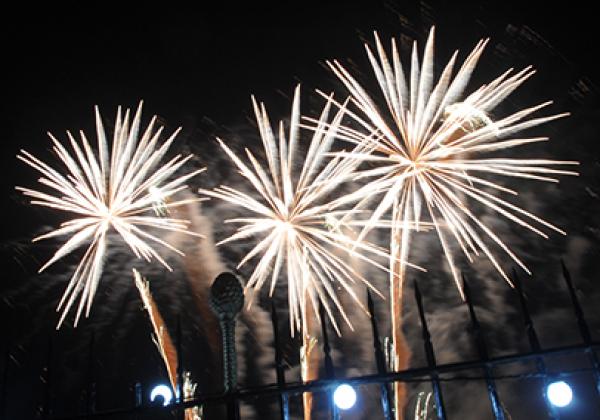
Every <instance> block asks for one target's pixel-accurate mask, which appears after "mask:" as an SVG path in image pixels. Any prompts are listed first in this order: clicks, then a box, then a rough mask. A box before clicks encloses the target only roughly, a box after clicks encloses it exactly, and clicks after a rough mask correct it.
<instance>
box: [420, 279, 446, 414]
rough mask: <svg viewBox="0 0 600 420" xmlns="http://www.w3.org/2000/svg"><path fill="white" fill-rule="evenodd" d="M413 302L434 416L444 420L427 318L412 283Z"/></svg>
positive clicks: (444, 412)
mask: <svg viewBox="0 0 600 420" xmlns="http://www.w3.org/2000/svg"><path fill="white" fill-rule="evenodd" d="M413 285H414V291H415V300H416V301H417V308H418V310H419V318H420V319H421V330H422V332H423V346H424V347H425V357H426V358H427V365H428V366H429V368H430V369H431V373H430V375H429V376H430V377H431V387H432V388H433V397H434V398H435V408H436V414H437V417H438V419H439V420H445V419H446V408H445V407H444V399H443V397H442V387H441V385H440V378H439V375H438V373H437V370H436V369H437V362H436V359H435V353H434V351H433V344H432V343H431V334H430V332H429V327H428V326H427V318H425V309H424V307H423V297H422V295H421V291H420V290H419V286H418V284H417V282H416V280H415V281H413Z"/></svg>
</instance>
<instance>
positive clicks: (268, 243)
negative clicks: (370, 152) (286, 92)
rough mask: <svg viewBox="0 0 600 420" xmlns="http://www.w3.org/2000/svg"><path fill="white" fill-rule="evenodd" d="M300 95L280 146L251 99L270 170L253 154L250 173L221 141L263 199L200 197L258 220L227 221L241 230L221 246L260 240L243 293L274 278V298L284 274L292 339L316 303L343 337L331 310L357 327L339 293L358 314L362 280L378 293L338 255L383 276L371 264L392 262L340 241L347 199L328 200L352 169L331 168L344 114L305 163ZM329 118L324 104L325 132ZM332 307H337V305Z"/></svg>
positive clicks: (223, 189) (225, 191) (224, 193)
mask: <svg viewBox="0 0 600 420" xmlns="http://www.w3.org/2000/svg"><path fill="white" fill-rule="evenodd" d="M299 95H300V88H299V87H297V88H296V91H295V95H294V100H293V105H292V115H291V121H290V130H289V137H287V138H286V134H285V132H284V126H283V123H280V125H279V145H277V142H276V139H275V135H274V133H273V131H272V129H271V124H270V122H269V118H268V116H267V112H266V109H265V107H264V104H262V103H261V104H260V105H259V104H257V103H256V101H255V100H254V98H253V99H252V100H253V104H254V111H255V114H256V120H257V122H258V128H259V131H260V136H261V139H262V142H263V146H264V149H265V154H266V160H267V166H266V168H265V167H264V166H263V165H262V164H261V163H260V162H259V161H258V159H256V158H255V157H254V155H253V154H252V153H251V152H250V151H249V150H248V149H246V155H247V157H248V160H249V161H250V165H247V164H246V163H244V162H243V161H242V160H241V159H240V158H239V157H238V156H236V155H235V154H234V152H233V151H232V150H231V149H230V148H229V147H228V146H227V145H226V144H225V143H224V142H223V141H222V140H220V139H218V141H219V143H220V145H221V147H222V148H223V150H224V151H225V153H227V155H228V156H229V157H230V158H231V160H232V161H233V162H234V163H235V165H236V166H237V168H238V169H239V171H240V173H241V175H242V176H244V177H245V178H246V179H247V180H248V181H249V183H250V184H251V185H252V187H253V188H254V189H255V190H256V192H257V193H258V195H259V198H254V197H252V196H250V195H249V194H247V193H245V192H242V191H239V190H236V189H233V188H231V187H228V186H220V187H218V188H215V189H214V190H200V192H201V193H203V194H205V195H208V196H211V197H216V198H219V199H222V200H225V201H227V202H229V203H232V204H234V205H236V206H239V207H242V208H244V209H245V210H247V211H249V212H250V213H253V214H255V215H256V216H250V215H244V216H243V217H240V218H236V219H231V220H227V221H226V222H227V223H236V224H241V226H240V227H239V228H238V229H237V232H236V233H234V234H233V235H231V236H230V237H228V238H227V239H225V240H223V241H221V242H220V243H219V244H225V243H228V242H232V241H238V240H243V239H246V238H249V237H259V238H260V240H258V241H257V243H256V244H255V246H254V247H253V248H252V250H251V251H250V252H248V254H247V255H246V256H245V257H244V258H243V259H242V260H241V261H240V263H239V265H238V268H240V267H242V266H243V265H244V264H246V263H247V262H248V261H250V260H251V259H253V258H257V259H258V263H257V265H256V268H255V269H254V271H253V273H252V275H251V276H250V278H249V280H248V283H247V285H246V290H253V291H257V290H259V289H260V288H261V287H262V286H263V285H264V284H265V283H266V282H267V281H268V280H269V278H270V295H272V293H273V290H274V288H275V285H276V284H277V280H278V278H279V275H280V273H281V271H282V269H284V270H285V273H286V276H287V282H288V303H289V309H290V324H291V327H292V328H291V330H292V334H293V333H294V330H295V328H296V329H298V330H299V329H300V328H301V327H300V326H301V319H302V318H303V315H304V313H305V311H306V310H307V305H309V304H310V305H312V308H313V309H314V312H315V313H318V306H317V303H318V301H319V300H320V301H321V302H322V303H323V306H324V308H325V310H326V312H327V314H328V316H329V317H330V319H331V321H332V324H333V325H334V327H335V329H336V331H337V332H338V334H339V333H340V330H339V328H338V325H337V323H336V321H335V318H334V315H333V310H334V309H337V310H338V311H339V313H340V314H341V316H342V317H343V318H344V320H345V321H346V322H347V323H348V325H349V326H350V328H352V325H351V323H350V320H349V319H348V316H347V314H346V312H345V311H344V308H343V307H342V304H341V302H340V300H339V299H338V296H337V293H338V292H337V290H338V289H344V290H345V291H346V292H347V293H348V294H349V295H350V296H351V297H352V298H353V299H354V300H355V301H356V303H357V304H358V305H359V306H360V307H363V305H362V303H361V302H360V300H359V299H358V297H357V296H356V294H355V292H354V291H353V289H352V286H351V285H352V284H353V283H355V281H356V280H359V281H361V282H363V283H364V284H366V285H367V286H368V287H371V288H373V286H372V285H371V284H370V283H369V281H368V280H367V279H365V278H364V277H363V276H362V275H361V274H360V273H358V272H357V271H356V270H355V269H354V268H353V267H352V266H351V265H350V264H349V263H348V262H347V261H346V260H345V259H344V258H343V257H342V256H340V255H339V254H344V255H350V256H352V257H354V258H357V259H359V260H362V261H364V262H367V263H369V264H371V265H373V266H376V267H379V268H381V269H384V270H385V268H384V267H383V266H381V265H380V264H379V263H377V262H376V261H375V260H374V258H376V257H383V258H389V254H388V252H386V251H385V250H383V249H380V248H377V247H375V246H373V245H371V244H369V243H368V242H366V241H363V240H361V241H359V242H355V240H354V239H351V238H350V237H349V236H347V235H345V234H344V233H343V230H344V229H346V228H347V226H345V225H343V224H340V223H339V221H338V220H339V219H341V218H342V217H344V215H345V214H346V211H345V210H342V209H341V207H342V206H343V205H344V204H345V203H346V202H345V200H344V199H343V197H342V198H338V199H336V200H330V198H329V196H330V195H332V194H334V193H335V192H336V191H335V190H336V189H338V188H339V187H340V184H341V183H342V182H343V181H344V180H347V179H348V178H349V177H350V175H351V173H352V170H353V169H354V161H353V160H351V159H344V158H337V157H336V158H333V159H328V161H326V158H327V157H328V152H329V150H330V147H331V144H332V142H333V140H334V137H335V131H336V128H337V126H338V124H339V122H340V120H341V118H342V116H343V113H342V112H338V113H337V114H336V116H335V117H334V118H333V120H332V122H331V124H329V128H328V129H326V130H325V129H320V130H316V131H315V133H314V136H313V137H312V141H311V143H310V145H309V148H308V151H307V153H306V155H304V156H300V154H299V152H298V150H297V149H298V142H299V141H300V138H299V134H300V124H299V121H300V96H299ZM329 110H330V104H327V105H326V107H325V109H324V110H323V112H322V113H321V116H320V119H319V120H318V123H319V126H320V127H321V128H322V127H323V126H324V125H325V123H326V121H327V119H328V115H329ZM298 163H301V168H298V171H297V172H296V171H295V167H296V165H298ZM332 223H333V225H332ZM336 251H337V254H336ZM377 293H379V292H377ZM330 302H333V305H331V304H330ZM363 309H364V308H363ZM294 327H295V328H294Z"/></svg>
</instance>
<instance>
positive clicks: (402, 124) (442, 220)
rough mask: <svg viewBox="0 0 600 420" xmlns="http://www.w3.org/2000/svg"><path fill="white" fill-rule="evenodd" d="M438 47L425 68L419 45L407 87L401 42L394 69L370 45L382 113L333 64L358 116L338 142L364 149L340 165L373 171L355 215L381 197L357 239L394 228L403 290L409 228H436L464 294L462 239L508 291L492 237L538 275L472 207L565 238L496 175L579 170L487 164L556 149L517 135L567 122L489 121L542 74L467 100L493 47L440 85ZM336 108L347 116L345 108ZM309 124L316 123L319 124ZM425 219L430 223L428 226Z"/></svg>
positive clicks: (526, 112) (504, 82)
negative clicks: (362, 165) (525, 151)
mask: <svg viewBox="0 0 600 420" xmlns="http://www.w3.org/2000/svg"><path fill="white" fill-rule="evenodd" d="M433 39H434V29H433V28H432V30H431V32H430V34H429V38H428V40H427V43H426V46H425V53H424V57H423V60H422V64H419V58H418V51H417V45H416V42H415V44H414V46H413V50H412V57H411V64H410V70H409V73H408V80H407V77H406V76H405V74H406V73H405V72H404V67H403V65H402V63H401V60H400V56H399V53H398V49H397V46H396V43H395V41H394V40H393V39H392V56H391V58H392V59H391V62H390V60H389V59H388V56H387V54H386V52H385V49H384V47H383V45H382V43H381V42H380V40H379V38H378V36H377V34H375V43H376V51H377V52H376V54H377V55H376V54H374V53H373V52H372V51H371V48H369V46H368V45H365V47H366V51H367V55H368V58H369V60H370V63H371V65H372V68H373V71H374V73H375V76H376V79H377V82H378V84H379V87H380V88H381V92H382V94H383V97H384V98H385V105H384V106H382V107H380V106H378V105H377V102H376V101H375V100H373V99H372V98H371V96H370V95H369V94H368V93H367V92H366V90H365V89H364V88H363V87H362V86H361V85H360V84H359V82H358V81H357V80H356V79H355V78H354V77H353V76H352V75H351V74H350V73H349V72H348V71H347V70H346V69H345V68H344V67H343V66H342V65H341V64H340V63H339V62H337V61H333V62H329V63H328V64H329V66H330V68H331V69H332V70H333V71H334V73H335V74H336V75H337V76H338V77H339V79H340V80H341V81H342V82H343V84H344V85H345V86H346V88H347V89H348V91H349V92H350V95H351V98H350V99H351V102H352V104H354V105H355V106H356V107H357V111H355V112H353V111H351V110H347V111H346V115H348V116H349V118H350V120H351V121H353V123H354V128H353V127H350V126H347V125H341V126H340V127H338V133H339V134H338V137H339V138H341V139H343V140H346V141H349V142H352V143H354V144H355V145H356V146H355V149H354V150H353V151H351V152H348V153H342V154H340V156H342V157H351V158H352V159H356V160H361V161H363V162H368V163H370V164H371V165H374V166H372V167H371V168H369V169H364V170H360V171H358V172H357V175H356V177H357V178H363V179H368V182H367V183H366V184H365V185H364V186H363V187H362V188H361V189H360V190H358V191H356V192H355V193H354V197H355V198H356V199H357V201H358V204H357V205H356V207H355V208H363V207H365V206H366V205H367V203H369V202H370V201H372V200H373V199H374V197H376V196H381V199H380V200H378V201H377V203H376V205H375V208H374V210H373V213H372V214H371V216H370V219H369V221H368V222H367V223H366V226H365V227H364V229H363V230H362V232H361V233H360V235H359V237H358V239H359V240H360V239H361V238H362V237H364V235H365V234H366V233H368V232H369V231H370V230H371V229H372V228H374V227H376V226H386V225H387V226H389V227H391V229H392V241H391V242H392V243H391V255H392V256H393V258H394V259H395V261H399V266H397V267H392V271H393V273H394V274H396V275H397V277H398V278H400V281H401V280H402V279H403V277H404V271H405V263H404V261H406V258H407V256H408V253H409V249H410V246H411V232H412V231H413V230H414V229H406V228H405V227H407V226H408V225H410V226H413V227H415V228H416V229H417V230H419V228H420V226H423V225H425V226H430V227H431V226H432V227H433V228H434V229H435V230H436V231H437V235H438V237H439V240H440V243H441V245H442V248H443V251H444V254H445V258H446V260H447V262H448V264H449V267H450V269H451V271H452V275H453V278H454V280H455V282H456V285H457V287H458V288H459V290H460V291H461V294H462V288H461V282H460V273H459V270H458V269H457V267H456V264H455V261H454V257H453V254H452V252H451V245H450V241H449V239H450V238H454V240H455V242H456V243H457V244H458V245H459V247H460V248H461V249H462V251H463V252H464V254H465V255H466V257H467V258H468V260H469V261H472V256H473V255H478V254H479V253H480V252H483V254H485V255H486V256H487V258H488V259H489V260H490V261H491V263H492V264H493V265H494V267H495V268H496V270H497V271H498V272H499V273H500V274H501V275H502V277H503V278H504V279H506V280H507V281H508V282H509V283H510V280H509V278H508V276H507V275H506V273H505V271H504V270H503V269H502V267H501V266H500V263H499V262H498V260H497V258H496V256H495V255H494V253H493V252H492V250H491V249H490V247H489V246H488V245H487V244H486V242H485V241H484V237H487V238H489V239H491V241H492V242H493V243H495V244H496V245H497V246H498V247H499V248H501V249H502V250H503V251H504V252H506V254H508V255H509V256H510V258H512V259H513V260H514V261H515V262H516V263H517V264H518V265H519V266H520V267H522V268H523V269H524V270H525V271H526V272H528V273H529V270H528V269H527V267H526V266H525V264H524V263H523V262H522V261H521V260H520V259H519V258H518V257H517V256H516V255H515V254H514V252H513V251H512V250H511V249H510V247H509V246H508V245H507V244H506V243H505V242H503V241H502V240H501V239H500V237H499V236H498V235H497V234H496V233H494V231H493V230H492V229H491V228H490V227H489V226H487V225H486V224H485V223H484V222H483V221H482V220H481V219H480V218H479V217H478V216H477V215H476V214H475V213H474V212H473V210H472V206H471V205H470V203H469V202H470V201H471V200H472V201H473V202H476V203H479V204H482V205H484V206H486V207H487V208H489V209H491V210H493V211H495V212H496V213H497V214H499V215H501V216H503V217H505V218H507V219H509V220H510V221H512V222H515V223H517V224H519V225H521V226H523V227H525V228H527V229H529V230H531V231H533V232H535V233H536V234H538V235H540V236H542V237H544V238H546V237H547V234H546V233H545V232H544V231H543V230H542V229H543V228H547V229H550V230H553V231H556V232H559V233H562V234H564V232H563V231H562V230H561V229H559V228H557V227H556V226H554V225H552V224H551V223H549V222H547V221H545V220H543V219H542V218H540V217H538V216H536V215H534V214H532V213H530V212H528V211H526V210H525V209H523V208H521V207H519V206H517V205H515V204H513V203H511V202H510V201H508V200H506V199H504V198H501V197H500V196H499V195H500V193H507V194H510V195H514V196H516V195H518V192H517V191H515V190H513V189H510V188H508V187H506V186H503V185H501V184H500V183H498V182H497V181H496V180H494V179H490V176H498V175H500V176H507V177H517V178H522V179H529V180H540V181H549V182H558V180H557V179H555V178H554V176H556V175H576V174H577V173H576V172H572V171H568V170H562V169H556V168H555V166H557V165H576V164H577V162H573V161H558V160H549V159H543V158H511V157H502V156H500V157H488V156H484V157H481V156H478V155H479V154H482V153H483V154H488V153H490V152H502V151H503V150H506V149H509V148H514V147H517V146H521V145H525V144H531V143H534V142H540V141H545V140H548V139H547V138H546V137H515V136H514V134H515V133H517V132H521V131H523V130H525V129H528V128H531V127H534V126H537V125H539V124H542V123H546V122H549V121H552V120H555V119H557V118H561V117H563V116H565V115H567V114H558V115H550V116H542V117H535V118H534V117H532V114H533V113H534V112H536V111H538V110H540V109H542V108H544V107H546V106H548V105H550V104H551V102H545V103H542V104H540V105H536V106H532V107H529V108H526V109H522V110H519V111H517V112H515V113H513V114H511V115H509V116H507V117H504V118H501V119H498V120H495V121H493V120H492V119H491V118H490V117H489V115H490V114H489V113H490V111H492V110H493V109H494V108H495V107H496V106H497V105H498V104H499V103H500V102H502V101H503V100H504V99H505V98H506V97H507V96H508V95H510V94H511V93H512V92H513V91H514V90H515V89H517V88H518V87H519V86H520V85H521V84H522V83H523V82H525V81H526V80H527V79H528V78H529V77H530V76H532V75H533V74H534V71H533V70H531V68H529V67H528V68H525V69H523V70H522V71H520V72H517V73H514V72H513V71H512V69H510V70H508V71H506V72H505V73H504V74H502V75H500V76H499V77H497V78H496V79H494V80H492V81H491V82H490V83H488V84H485V85H483V86H481V87H480V88H478V89H477V90H475V91H474V92H473V93H471V94H469V95H467V96H466V97H464V98H463V93H464V91H465V88H466V86H467V84H468V82H469V79H470V77H471V74H472V72H473V70H474V69H475V66H476V64H477V61H478V60H479V57H480V55H481V53H482V52H483V50H484V47H485V45H486V44H487V40H483V41H480V42H479V43H478V44H477V45H476V46H475V48H474V49H473V51H472V52H471V53H470V54H469V56H468V57H467V59H466V60H465V62H464V64H463V65H462V66H461V68H460V69H459V71H458V72H457V74H456V75H455V76H454V77H452V71H453V67H454V64H455V62H456V58H457V52H455V53H454V55H453V56H452V58H451V59H450V61H449V62H448V64H447V65H446V66H445V68H444V69H443V71H442V74H441V76H440V78H439V80H438V81H437V83H435V84H434V66H433V56H434V47H433ZM328 100H329V101H332V99H328ZM337 105H338V106H340V107H341V108H345V105H341V104H337ZM385 108H387V110H386V111H384V109H385ZM308 120H309V121H312V122H313V123H314V120H312V119H310V118H308ZM313 128H314V127H313ZM390 210H391V212H392V217H391V221H387V222H386V221H385V220H384V218H385V215H386V214H387V213H388V212H389V211H390ZM422 213H425V214H426V215H427V216H428V217H425V218H423V217H422ZM400 290H401V285H400ZM396 298H400V297H398V296H396Z"/></svg>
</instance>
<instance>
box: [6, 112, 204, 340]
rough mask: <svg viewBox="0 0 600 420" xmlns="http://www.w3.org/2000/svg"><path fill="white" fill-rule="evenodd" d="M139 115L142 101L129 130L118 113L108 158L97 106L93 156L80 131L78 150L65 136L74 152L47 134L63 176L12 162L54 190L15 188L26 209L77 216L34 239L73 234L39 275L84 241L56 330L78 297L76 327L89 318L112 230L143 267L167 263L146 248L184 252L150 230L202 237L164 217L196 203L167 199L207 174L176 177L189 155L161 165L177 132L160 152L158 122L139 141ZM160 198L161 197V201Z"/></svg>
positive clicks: (40, 165)
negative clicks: (41, 208)
mask: <svg viewBox="0 0 600 420" xmlns="http://www.w3.org/2000/svg"><path fill="white" fill-rule="evenodd" d="M141 112H142V104H141V103H140V105H139V107H138V109H137V112H136V114H135V116H134V118H133V120H132V122H131V126H130V112H129V110H127V111H126V112H125V115H124V116H122V115H121V108H119V110H118V111H117V118H116V124H115V130H114V138H113V141H112V151H110V152H109V148H108V141H107V136H106V132H105V130H104V127H103V125H102V120H101V117H100V113H99V111H98V109H97V108H96V132H97V137H98V154H97V155H96V154H95V153H94V151H93V150H92V148H91V146H90V143H89V142H88V140H87V138H86V136H85V134H84V133H83V132H81V145H80V144H79V143H78V142H77V141H76V140H75V138H74V137H73V135H72V134H71V133H70V132H67V135H68V138H69V142H70V144H71V147H72V152H70V151H69V150H67V148H66V147H64V146H63V145H62V144H61V143H60V142H59V141H58V140H57V139H56V138H55V137H54V136H53V135H52V134H50V133H49V136H50V138H51V139H52V142H53V150H54V152H55V153H56V154H57V155H58V157H59V159H60V160H61V162H62V163H63V164H64V166H65V169H66V174H62V173H61V172H59V171H58V170H55V169H53V168H52V167H51V166H50V165H48V164H46V163H44V162H42V161H41V160H39V159H38V158H36V157H34V156H33V155H31V154H30V153H28V152H26V151H24V150H21V153H20V154H19V155H18V156H17V157H18V158H19V159H20V160H22V161H23V162H25V163H26V164H27V165H29V166H31V167H33V168H34V169H36V170H37V171H39V172H40V173H41V174H42V177H41V178H40V179H39V180H38V181H39V183H40V184H42V185H43V186H44V187H47V188H49V189H50V190H51V192H42V191H37V190H33V189H29V188H23V187H17V190H19V191H21V192H22V193H23V194H24V195H26V196H28V197H31V204H34V205H39V206H44V207H50V208H52V209H55V210H61V211H64V212H66V213H68V214H72V215H74V216H73V217H72V218H71V219H70V220H68V221H66V222H64V223H63V224H62V225H61V226H60V227H59V228H58V229H56V230H53V231H51V232H49V233H47V234H44V235H41V236H38V237H37V238H35V239H34V241H38V240H42V239H48V238H54V237H59V236H70V238H68V239H67V241H66V242H65V243H64V244H63V245H62V246H61V247H60V248H59V249H58V250H57V251H56V253H55V254H54V255H53V256H52V258H50V260H49V261H48V262H47V263H46V264H45V265H44V266H43V267H42V268H41V269H40V270H39V271H40V272H41V271H43V270H44V269H46V268H47V267H48V266H50V265H51V264H53V263H54V262H56V261H58V260H60V259H61V258H63V257H65V256H66V255H68V254H70V253H71V252H72V251H74V250H75V249H76V248H78V247H80V246H82V245H85V244H88V243H89V245H88V247H87V249H86V251H85V252H84V254H83V258H82V259H81V261H80V263H79V264H78V266H77V268H76V269H75V272H74V274H73V276H72V277H71V280H70V282H69V284H68V286H67V288H66V290H65V292H64V294H63V297H62V299H61V301H60V303H59V305H58V308H57V310H58V311H60V310H62V315H61V317H60V320H59V322H58V327H60V325H61V324H62V322H63V321H64V318H65V316H66V314H67V313H68V312H69V310H70V309H71V307H72V306H73V304H74V302H75V300H76V298H77V297H78V296H81V297H80V301H79V305H78V307H77V310H76V317H75V325H77V322H78V320H79V318H80V315H81V313H82V312H83V309H84V308H85V314H86V316H88V315H89V312H90V308H91V305H92V300H93V298H94V294H95V293H96V289H97V287H98V282H99V281H100V277H101V275H102V271H103V265H104V260H105V257H106V251H107V247H108V243H109V236H108V234H109V232H110V230H111V228H113V229H114V230H115V231H116V232H117V233H118V234H119V235H120V236H121V237H122V238H123V240H124V241H125V242H126V243H127V245H128V246H129V247H130V248H131V250H132V251H133V253H134V254H135V256H136V257H138V258H144V259H146V260H147V261H150V260H151V259H152V258H156V259H157V260H158V261H160V263H162V264H163V265H164V266H165V267H167V268H168V269H169V270H170V267H169V265H168V264H167V263H166V261H165V260H164V259H163V258H162V257H161V256H160V255H159V254H158V252H157V251H156V250H155V249H154V248H153V247H152V246H151V243H152V242H154V243H156V244H159V245H162V246H164V247H166V248H168V249H170V250H172V251H174V252H176V253H179V254H182V252H181V251H180V250H178V249H176V248H174V247H173V246H171V245H170V244H169V243H167V242H166V241H164V240H162V239H161V238H160V237H159V236H156V234H154V233H150V232H149V231H148V229H158V230H162V231H172V232H182V233H187V234H190V235H195V236H199V235H197V234H195V233H193V232H190V231H188V230H187V226H188V222H187V221H185V220H180V219H175V218H171V217H168V216H167V215H166V213H168V211H169V209H171V208H175V207H178V206H181V205H183V204H186V203H189V202H193V201H198V199H190V200H180V201H172V202H168V199H169V197H171V196H173V195H174V194H176V193H178V192H179V191H182V190H184V189H185V188H186V185H185V182H186V181H187V180H188V179H190V178H191V177H193V176H195V175H197V174H198V173H200V172H202V171H203V170H204V169H199V170H196V171H193V172H191V173H188V174H186V175H183V176H178V177H174V178H173V175H174V174H175V172H176V171H178V170H179V169H180V168H181V167H182V166H183V165H184V164H185V163H186V162H188V161H189V159H190V158H191V157H192V156H191V155H189V156H187V157H182V156H181V155H177V156H175V157H174V158H172V159H171V160H169V161H168V162H167V163H166V164H163V165H160V160H161V159H162V158H163V156H164V155H165V154H166V152H167V150H168V149H169V147H170V145H171V143H172V142H173V140H174V139H175V136H176V135H177V133H178V132H179V130H177V131H175V132H174V133H173V134H172V135H171V136H170V137H169V138H168V140H167V141H166V142H164V143H163V144H162V145H160V146H159V145H158V141H159V138H160V136H161V133H162V127H161V128H159V129H158V130H156V131H155V129H154V127H155V123H156V117H154V118H153V119H152V121H151V122H150V125H149V126H148V128H147V129H146V130H145V131H144V133H143V134H142V136H141V137H139V132H140V119H141ZM157 197H160V199H158V202H157ZM157 208H159V209H160V212H159V211H157ZM161 216H164V217H161ZM58 327H57V328H58Z"/></svg>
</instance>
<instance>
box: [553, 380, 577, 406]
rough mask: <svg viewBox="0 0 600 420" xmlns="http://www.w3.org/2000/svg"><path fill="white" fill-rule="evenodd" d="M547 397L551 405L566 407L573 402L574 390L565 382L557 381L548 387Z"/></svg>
mask: <svg viewBox="0 0 600 420" xmlns="http://www.w3.org/2000/svg"><path fill="white" fill-rule="evenodd" d="M546 395H547V396H548V400H549V401H550V403H551V404H552V405H554V406H556V407H566V406H567V405H569V404H570V403H571V401H572V400H573V390H572V389H571V386H570V385H569V384H568V383H566V382H565V381H556V382H552V383H551V384H550V385H548V388H547V389H546Z"/></svg>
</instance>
